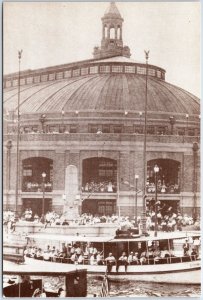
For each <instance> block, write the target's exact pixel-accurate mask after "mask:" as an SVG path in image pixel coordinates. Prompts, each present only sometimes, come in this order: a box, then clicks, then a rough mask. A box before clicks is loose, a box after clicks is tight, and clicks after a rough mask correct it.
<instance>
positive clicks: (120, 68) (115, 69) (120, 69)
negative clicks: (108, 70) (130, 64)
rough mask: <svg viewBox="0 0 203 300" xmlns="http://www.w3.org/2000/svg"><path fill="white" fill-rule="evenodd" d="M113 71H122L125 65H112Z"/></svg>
mask: <svg viewBox="0 0 203 300" xmlns="http://www.w3.org/2000/svg"><path fill="white" fill-rule="evenodd" d="M112 72H113V73H122V72H123V67H122V66H112Z"/></svg>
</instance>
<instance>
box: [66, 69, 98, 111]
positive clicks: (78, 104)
mask: <svg viewBox="0 0 203 300" xmlns="http://www.w3.org/2000/svg"><path fill="white" fill-rule="evenodd" d="M94 80H99V76H98V75H91V76H87V77H85V80H84V78H83V81H82V82H81V84H80V85H78V86H77V87H74V89H73V90H72V92H71V94H70V95H69V97H68V98H66V103H65V105H64V110H65V111H66V110H80V109H82V107H83V106H84V105H83V103H82V102H83V101H82V100H81V98H80V97H81V96H82V99H84V93H85V92H86V89H88V88H89V85H91V84H92V81H93V82H94ZM89 101H90V99H89ZM85 109H88V107H85Z"/></svg>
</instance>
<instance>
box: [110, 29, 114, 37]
mask: <svg viewBox="0 0 203 300" xmlns="http://www.w3.org/2000/svg"><path fill="white" fill-rule="evenodd" d="M110 39H115V28H114V27H111V28H110Z"/></svg>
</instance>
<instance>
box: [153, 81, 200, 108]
mask: <svg viewBox="0 0 203 300" xmlns="http://www.w3.org/2000/svg"><path fill="white" fill-rule="evenodd" d="M153 82H157V81H156V80H155V79H154V80H153ZM157 84H159V87H160V91H161V90H162V89H161V87H162V88H163V89H165V91H166V92H165V93H167V95H166V96H165V98H166V99H167V100H168V101H167V102H168V103H170V106H169V107H166V110H165V111H168V112H176V113H179V112H180V111H181V112H182V113H189V114H191V113H192V114H197V113H198V111H199V105H198V103H197V101H196V99H197V98H196V97H195V98H196V99H193V98H192V97H191V95H190V94H187V93H185V91H184V90H182V89H180V88H178V87H176V86H174V85H172V84H169V83H167V82H162V81H161V82H159V81H158V82H157ZM173 98H174V99H175V105H174V100H173ZM191 100H192V101H191ZM194 100H195V102H194ZM191 110H192V111H191Z"/></svg>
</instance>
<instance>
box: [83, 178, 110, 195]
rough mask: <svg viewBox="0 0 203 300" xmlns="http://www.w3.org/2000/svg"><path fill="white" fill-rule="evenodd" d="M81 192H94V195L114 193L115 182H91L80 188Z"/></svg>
mask: <svg viewBox="0 0 203 300" xmlns="http://www.w3.org/2000/svg"><path fill="white" fill-rule="evenodd" d="M82 191H83V192H96V193H115V192H116V182H114V181H95V180H91V181H89V182H86V183H85V184H84V186H83V187H82Z"/></svg>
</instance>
